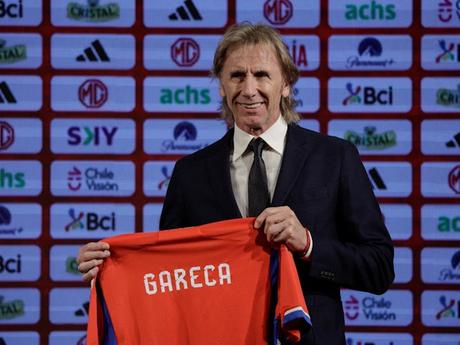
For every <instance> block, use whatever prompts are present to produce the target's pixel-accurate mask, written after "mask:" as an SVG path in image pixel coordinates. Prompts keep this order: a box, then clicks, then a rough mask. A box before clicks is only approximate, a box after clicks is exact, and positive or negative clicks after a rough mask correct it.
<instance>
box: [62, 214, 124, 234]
mask: <svg viewBox="0 0 460 345" xmlns="http://www.w3.org/2000/svg"><path fill="white" fill-rule="evenodd" d="M69 216H70V218H71V221H70V222H69V223H68V224H67V225H66V226H65V231H66V232H68V231H70V230H79V229H85V228H86V230H88V231H96V230H106V231H107V230H112V231H115V230H116V217H115V212H112V213H110V214H108V215H99V214H97V213H95V212H86V214H85V213H84V212H80V213H78V215H77V214H76V212H75V209H73V208H71V209H69Z"/></svg>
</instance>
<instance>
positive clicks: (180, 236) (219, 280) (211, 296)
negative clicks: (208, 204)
mask: <svg viewBox="0 0 460 345" xmlns="http://www.w3.org/2000/svg"><path fill="white" fill-rule="evenodd" d="M253 222H254V219H253V218H250V219H235V220H230V221H223V222H217V223H212V224H207V225H203V226H198V227H191V228H185V229H177V230H170V231H162V232H156V233H138V234H130V235H121V236H115V237H112V238H108V239H106V240H105V241H106V242H107V243H109V244H110V251H111V256H110V257H109V258H107V259H105V262H104V264H103V266H102V268H101V271H100V272H99V275H98V278H97V279H96V281H95V284H93V286H92V289H91V305H90V313H89V320H88V336H87V340H86V342H87V345H100V344H104V345H109V344H110V345H112V344H117V345H165V344H168V345H185V344H187V345H203V344H216V345H236V344H238V345H243V344H248V345H262V344H264V345H265V344H276V339H277V338H287V339H289V340H294V341H296V340H299V337H300V330H301V329H307V328H308V327H309V326H310V318H309V315H308V311H307V308H306V306H305V300H304V297H303V294H302V290H301V287H300V283H299V280H298V276H297V272H296V268H295V265H294V261H293V259H292V255H291V253H290V252H289V251H288V250H287V249H286V248H285V247H284V246H282V247H281V249H280V250H279V251H278V250H276V251H274V250H272V249H270V248H269V246H268V245H267V243H266V240H265V237H264V235H263V233H259V231H257V230H255V229H254V228H253V226H252V224H253ZM272 286H275V287H276V289H273V288H272ZM273 320H274V321H273ZM292 321H293V322H292Z"/></svg>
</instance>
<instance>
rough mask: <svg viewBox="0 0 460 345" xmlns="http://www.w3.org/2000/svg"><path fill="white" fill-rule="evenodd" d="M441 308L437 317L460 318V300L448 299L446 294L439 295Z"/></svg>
mask: <svg viewBox="0 0 460 345" xmlns="http://www.w3.org/2000/svg"><path fill="white" fill-rule="evenodd" d="M439 303H440V304H441V309H440V310H439V311H438V312H437V313H436V319H437V320H441V319H460V300H455V299H454V298H451V299H448V298H447V297H446V296H445V295H441V296H440V297H439Z"/></svg>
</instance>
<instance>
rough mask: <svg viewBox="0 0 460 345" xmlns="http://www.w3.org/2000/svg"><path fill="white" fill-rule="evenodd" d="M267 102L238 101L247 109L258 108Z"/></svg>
mask: <svg viewBox="0 0 460 345" xmlns="http://www.w3.org/2000/svg"><path fill="white" fill-rule="evenodd" d="M264 103H265V102H253V103H241V102H237V104H238V105H240V106H241V107H243V108H245V109H257V108H258V107H260V106H262V105H263V104H264Z"/></svg>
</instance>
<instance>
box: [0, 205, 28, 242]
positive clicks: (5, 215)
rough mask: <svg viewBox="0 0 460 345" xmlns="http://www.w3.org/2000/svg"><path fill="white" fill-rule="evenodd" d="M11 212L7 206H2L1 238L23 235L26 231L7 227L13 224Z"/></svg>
mask: <svg viewBox="0 0 460 345" xmlns="http://www.w3.org/2000/svg"><path fill="white" fill-rule="evenodd" d="M11 220H12V217H11V212H10V210H8V209H7V208H6V207H5V206H2V205H0V236H1V235H17V234H19V233H21V232H22V231H23V230H24V229H23V228H22V227H20V228H14V227H11V228H9V227H7V226H8V225H10V224H11Z"/></svg>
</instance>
